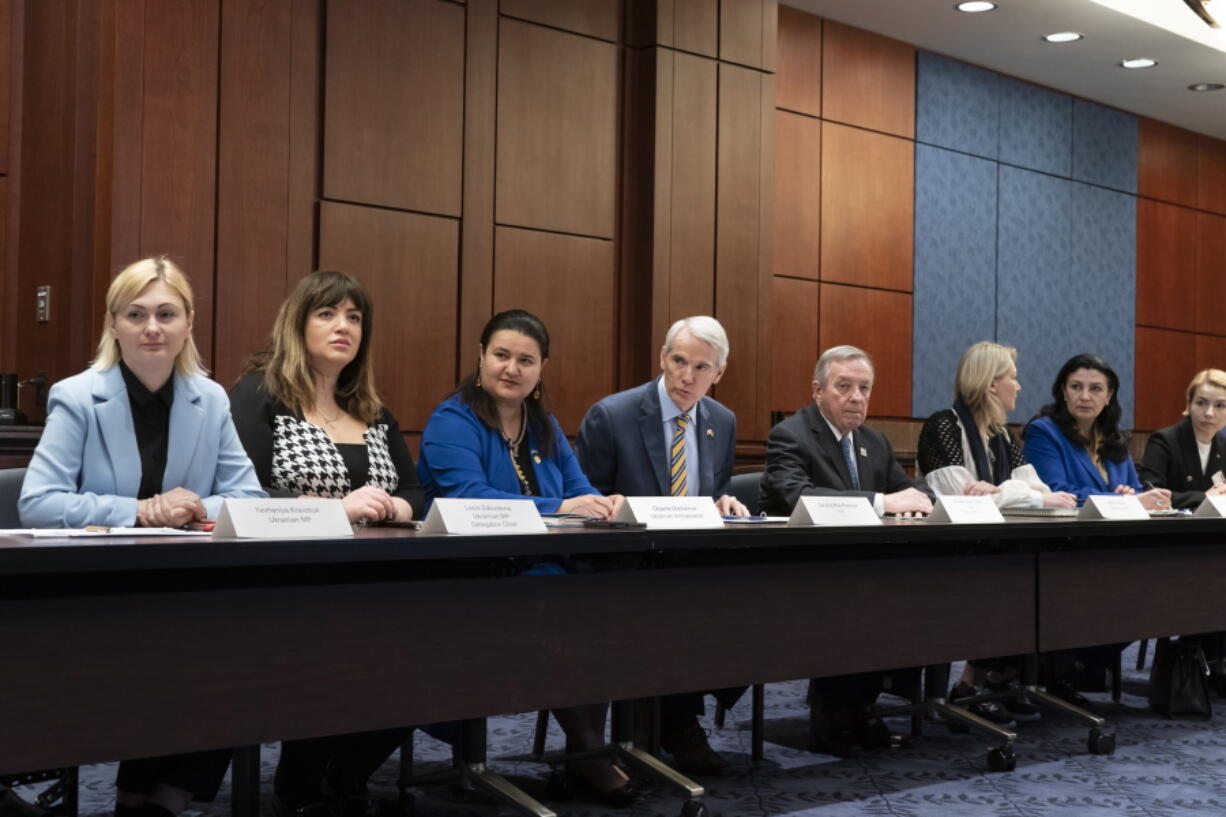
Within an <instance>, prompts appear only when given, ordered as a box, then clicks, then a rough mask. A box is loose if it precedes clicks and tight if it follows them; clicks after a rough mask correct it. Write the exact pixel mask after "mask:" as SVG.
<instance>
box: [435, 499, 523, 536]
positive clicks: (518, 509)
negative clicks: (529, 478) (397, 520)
mask: <svg viewBox="0 0 1226 817" xmlns="http://www.w3.org/2000/svg"><path fill="white" fill-rule="evenodd" d="M420 532H421V533H462V534H468V535H472V534H490V533H544V532H545V522H544V520H542V519H541V514H540V512H539V511H537V509H536V503H535V502H533V501H532V500H531V499H436V500H434V504H432V505H431V506H430V512H429V513H428V514H426V521H425V522H424V523H423V524H422V526H421V531H420Z"/></svg>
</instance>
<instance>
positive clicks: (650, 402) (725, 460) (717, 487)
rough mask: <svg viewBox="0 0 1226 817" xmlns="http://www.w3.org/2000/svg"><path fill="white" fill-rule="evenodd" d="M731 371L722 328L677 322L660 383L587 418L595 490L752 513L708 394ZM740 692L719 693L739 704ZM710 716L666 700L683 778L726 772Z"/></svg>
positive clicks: (668, 743) (581, 451)
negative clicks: (684, 499)
mask: <svg viewBox="0 0 1226 817" xmlns="http://www.w3.org/2000/svg"><path fill="white" fill-rule="evenodd" d="M727 365H728V336H727V334H726V333H725V332H724V328H723V327H722V326H721V325H720V323H719V321H717V320H715V318H711V317H708V316H706V315H700V316H696V317H691V318H682V319H681V320H679V321H677V322H676V323H674V324H673V325H672V327H671V328H670V329H669V330H668V334H667V335H666V336H665V338H664V346H663V347H662V348H661V349H660V371H661V375H660V377H658V378H656V379H654V380H652V381H650V382H648V383H644V384H643V385H641V386H636V387H634V388H632V389H627V390H626V391H623V392H618V393H617V394H612V395H609V396H608V397H606V398H604V399H603V400H601V401H600V402H598V403H597V404H596V405H594V406H592V407H591V408H590V409H588V412H587V415H586V416H585V417H584V418H583V423H582V424H581V425H580V426H579V436H578V439H577V441H576V444H575V451H576V454H577V455H578V457H579V465H580V466H581V467H582V468H583V473H584V474H586V475H587V478H588V480H589V481H590V482H591V483H592V485H594V486H595V487H596V488H597V489H598V490H600V491H602V492H604V493H606V494H622V495H623V496H709V497H711V498H712V499H714V500H715V504H716V507H717V508H718V509H719V512H720V513H721V514H723V515H725V516H747V515H748V513H749V512H748V510H746V508H745V506H744V505H743V504H741V503H740V502H738V501H737V499H736V498H735V497H733V496H731V495H730V494H729V490H730V482H731V479H732V464H733V460H734V458H735V454H736V416H735V415H734V414H733V413H732V412H731V411H729V410H728V409H727V408H725V407H724V406H722V405H720V404H719V403H718V402H716V401H715V400H714V399H712V398H710V397H708V396H707V392H708V391H709V390H710V388H711V387H712V386H713V385H715V384H716V383H718V382H719V379H720V378H721V377H722V376H723V374H724V369H725V368H726V367H727ZM742 692H744V688H740V689H725V690H716V691H713V692H712V693H711V694H713V695H715V696H716V697H717V698H718V699H719V700H720V701H721V702H722V703H723V704H724V705H725V706H727V707H731V706H732V704H733V703H735V702H736V699H737V698H738V697H740V695H741V693H742ZM702 712H703V704H702V693H698V692H693V693H683V694H679V695H669V696H667V697H665V698H664V701H663V706H662V712H661V724H660V742H661V744H662V745H663V746H664V748H665V749H667V750H668V751H669V752H671V753H672V755H673V759H674V761H675V763H676V764H677V767H678V768H679V769H681V770H682V771H686V772H695V773H698V774H713V775H724V774H728V773H729V772H730V771H731V769H730V767H729V766H728V762H727V761H726V760H724V759H723V758H722V757H720V756H719V754H717V753H716V752H715V751H714V750H713V749H711V747H710V745H709V744H708V743H707V738H706V733H705V732H704V731H703V729H702V727H701V726H699V724H698V716H699V715H701V714H702Z"/></svg>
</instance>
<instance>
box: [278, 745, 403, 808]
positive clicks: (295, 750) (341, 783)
mask: <svg viewBox="0 0 1226 817" xmlns="http://www.w3.org/2000/svg"><path fill="white" fill-rule="evenodd" d="M411 731H412V730H411V728H410V727H407V726H405V727H396V728H394V729H379V730H376V731H373V732H354V733H351V734H348V735H329V736H327V737H322V738H307V739H305V740H287V741H285V742H284V743H282V744H281V761H280V762H279V763H278V764H277V773H276V776H275V777H274V778H273V791H274V792H276V794H277V796H278V797H280V798H281V800H283V801H284V802H286V803H288V804H290V805H291V806H298V805H301V804H303V803H312V802H315V801H318V800H319V799H320V798H321V797H323V786H322V784H323V782H324V780H325V778H326V779H327V781H328V786H329V788H331V789H332V793H333V794H336V795H339V796H342V797H344V796H347V795H355V794H363V793H365V791H366V781H368V780H369V779H370V776H371V775H372V774H374V773H375V772H376V771H378V770H379V767H380V766H382V765H383V763H384V762H385V761H386V760H387V759H388V757H390V756H391V754H392V752H394V751H396V749H397V748H398V747H399V746H400V744H402V743H404V742H405V740H407V739H408V737H409V733H410V732H411Z"/></svg>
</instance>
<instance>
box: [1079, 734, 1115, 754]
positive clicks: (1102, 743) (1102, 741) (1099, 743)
mask: <svg viewBox="0 0 1226 817" xmlns="http://www.w3.org/2000/svg"><path fill="white" fill-rule="evenodd" d="M1086 746H1087V747H1088V748H1089V750H1090V754H1092V755H1113V754H1115V735H1112V734H1110V733H1106V732H1102V731H1101V730H1099V729H1091V730H1090V736H1089V738H1088V739H1087V740H1086Z"/></svg>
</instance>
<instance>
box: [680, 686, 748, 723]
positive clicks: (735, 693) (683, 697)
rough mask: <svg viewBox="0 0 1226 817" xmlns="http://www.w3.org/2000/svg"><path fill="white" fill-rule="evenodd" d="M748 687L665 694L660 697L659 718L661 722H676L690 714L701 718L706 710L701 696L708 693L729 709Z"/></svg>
mask: <svg viewBox="0 0 1226 817" xmlns="http://www.w3.org/2000/svg"><path fill="white" fill-rule="evenodd" d="M748 688H749V687H727V688H726V689H709V690H706V691H705V692H678V693H676V694H674V695H665V696H664V697H663V698H661V699H660V720H661V721H662V722H663V724H669V723H677V722H679V721H683V720H686V719H687V718H689V717H690V716H691V715H693V716H695V717H699V718H701V717H702V716H703V714H704V713H705V712H706V707H705V706H704V705H703V701H702V697H703V696H704V695H710V696H712V697H713V698H715V700H717V701H719V702H720V703H721V704H723V707H724V709H731V708H732V707H733V706H735V705H736V702H737V701H739V700H740V699H741V696H742V695H744V694H745V690H746V689H748Z"/></svg>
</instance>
